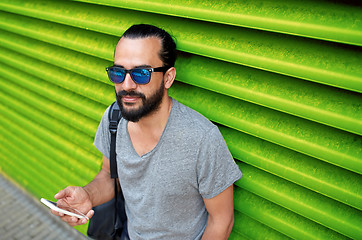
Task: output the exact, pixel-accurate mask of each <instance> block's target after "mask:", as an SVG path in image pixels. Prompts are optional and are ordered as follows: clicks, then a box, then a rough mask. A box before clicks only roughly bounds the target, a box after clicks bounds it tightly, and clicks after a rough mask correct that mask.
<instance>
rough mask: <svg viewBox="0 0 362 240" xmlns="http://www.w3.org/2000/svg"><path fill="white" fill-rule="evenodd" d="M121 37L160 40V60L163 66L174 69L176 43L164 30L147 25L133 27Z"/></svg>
mask: <svg viewBox="0 0 362 240" xmlns="http://www.w3.org/2000/svg"><path fill="white" fill-rule="evenodd" d="M122 37H125V38H129V39H136V38H148V37H155V38H158V39H160V40H161V51H160V53H159V54H160V59H161V60H162V62H163V66H167V67H174V66H175V61H176V43H175V41H174V40H173V38H172V37H171V35H170V34H169V33H168V32H166V31H165V30H163V29H161V28H158V27H155V26H153V25H148V24H139V25H133V26H131V27H130V28H128V29H127V30H126V31H125V32H124V33H123V35H122Z"/></svg>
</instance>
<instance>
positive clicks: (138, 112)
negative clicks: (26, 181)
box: [53, 24, 241, 240]
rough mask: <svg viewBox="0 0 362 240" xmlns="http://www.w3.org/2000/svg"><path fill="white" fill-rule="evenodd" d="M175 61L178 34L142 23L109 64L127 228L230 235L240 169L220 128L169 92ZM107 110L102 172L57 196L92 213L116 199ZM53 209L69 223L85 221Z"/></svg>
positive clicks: (100, 143) (178, 235) (145, 235)
mask: <svg viewBox="0 0 362 240" xmlns="http://www.w3.org/2000/svg"><path fill="white" fill-rule="evenodd" d="M175 60H176V44H175V42H174V41H173V39H172V37H171V36H170V35H169V34H168V33H167V32H165V31H164V30H162V29H160V28H157V27H155V26H151V25H144V24H141V25H134V26H132V27H131V28H129V29H128V30H127V31H126V32H125V33H124V34H123V36H122V37H121V39H120V40H119V42H118V44H117V46H116V49H115V55H114V66H112V67H109V68H108V69H107V71H108V76H109V78H110V80H111V81H112V82H114V83H115V90H116V93H117V94H116V96H117V103H118V105H119V107H120V109H121V113H122V119H121V121H120V123H119V125H118V131H117V140H116V144H117V148H116V153H117V166H118V176H119V182H120V185H121V187H122V190H123V194H124V198H125V206H126V213H127V219H128V233H129V236H130V239H132V240H133V239H227V238H228V236H229V234H230V232H231V229H232V226H233V222H234V213H233V183H234V182H235V181H237V180H238V179H239V178H240V177H241V172H240V170H239V168H238V167H237V165H236V164H235V162H234V161H233V158H232V157H231V155H230V153H229V151H228V149H227V147H226V144H225V142H224V140H223V138H222V136H221V134H220V132H219V130H218V128H217V127H216V126H215V125H214V124H212V123H211V122H210V121H209V120H207V119H206V118H205V117H203V116H202V115H200V114H199V113H197V112H195V111H193V110H191V109H190V108H188V107H186V106H184V105H182V104H180V103H179V102H177V101H176V100H174V99H172V98H170V97H169V96H168V89H169V88H170V87H171V86H172V84H173V82H174V80H175V76H176V69H175V68H174V63H175ZM108 110H109V109H107V110H106V112H105V114H104V116H103V118H102V120H101V123H100V125H99V127H98V130H97V134H96V137H95V146H96V147H97V149H98V150H99V151H100V152H102V153H103V166H102V169H101V171H100V172H99V173H98V175H97V176H96V177H95V179H94V180H93V181H92V182H90V183H89V184H88V185H86V186H85V187H68V188H66V189H64V190H62V191H60V192H59V193H58V194H56V196H55V198H56V199H58V201H60V202H62V201H63V202H67V203H68V204H69V205H70V206H72V207H74V208H77V209H79V210H80V211H82V212H84V213H87V216H88V217H89V218H90V217H91V216H92V215H93V211H92V210H91V208H92V206H97V205H99V204H102V203H104V202H106V201H109V200H110V199H112V198H113V197H114V191H113V186H114V185H113V184H114V182H113V181H112V180H111V178H110V163H109V160H108V159H109V142H110V134H109V130H108V124H109V120H108ZM53 213H54V214H56V215H59V216H61V218H62V220H63V221H66V222H68V223H69V224H70V225H71V226H74V225H79V224H84V223H86V221H85V220H84V219H83V220H79V219H76V218H74V217H69V216H64V215H62V214H59V213H55V212H53Z"/></svg>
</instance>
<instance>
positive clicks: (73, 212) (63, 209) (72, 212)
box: [40, 198, 88, 219]
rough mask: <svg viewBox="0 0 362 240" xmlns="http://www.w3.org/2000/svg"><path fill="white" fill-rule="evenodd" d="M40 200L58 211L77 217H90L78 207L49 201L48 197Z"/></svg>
mask: <svg viewBox="0 0 362 240" xmlns="http://www.w3.org/2000/svg"><path fill="white" fill-rule="evenodd" d="M40 201H41V202H42V203H44V204H45V205H46V206H48V207H49V208H51V209H53V210H55V211H57V212H61V213H64V214H67V215H70V216H74V217H77V218H87V219H88V217H87V216H86V215H84V214H83V213H81V212H80V211H78V210H77V209H74V208H72V207H67V206H58V205H57V203H55V202H52V201H49V200H47V199H44V198H42V199H40Z"/></svg>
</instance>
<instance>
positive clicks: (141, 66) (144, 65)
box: [113, 64, 152, 69]
mask: <svg viewBox="0 0 362 240" xmlns="http://www.w3.org/2000/svg"><path fill="white" fill-rule="evenodd" d="M113 66H116V67H120V68H124V69H125V67H124V66H122V65H113ZM134 68H152V66H150V65H146V64H143V65H138V66H135V67H134ZM132 69H133V68H132Z"/></svg>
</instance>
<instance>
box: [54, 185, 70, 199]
mask: <svg viewBox="0 0 362 240" xmlns="http://www.w3.org/2000/svg"><path fill="white" fill-rule="evenodd" d="M70 195H71V190H70V189H69V187H67V188H65V189H63V190H61V191H59V192H58V193H57V194H55V196H54V198H55V199H61V198H65V197H68V196H70Z"/></svg>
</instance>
